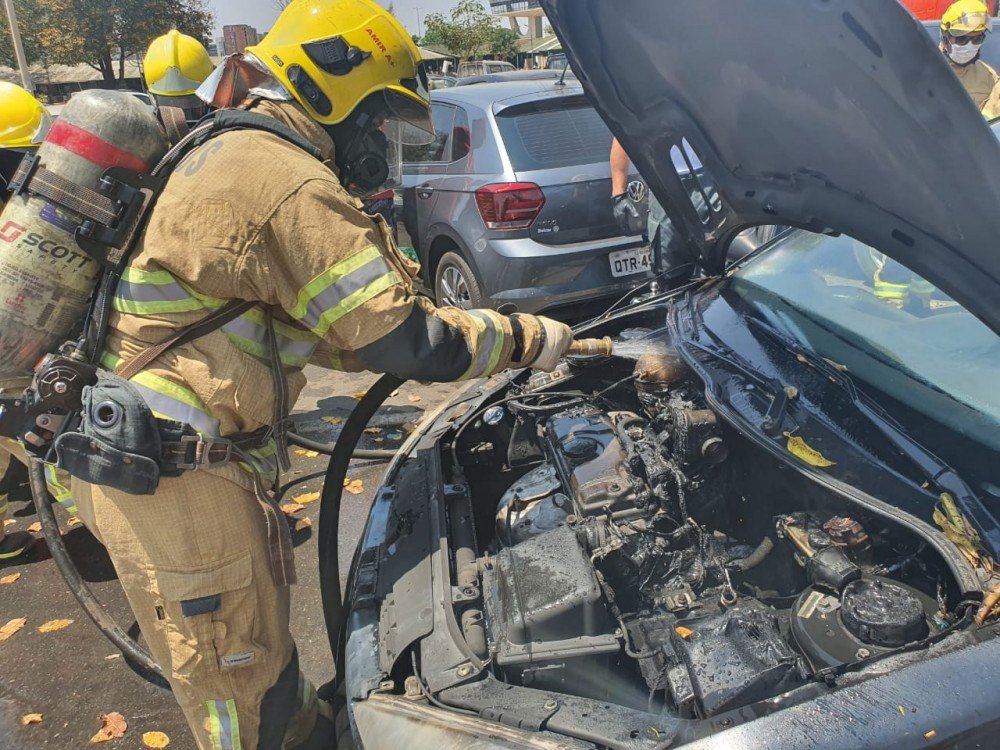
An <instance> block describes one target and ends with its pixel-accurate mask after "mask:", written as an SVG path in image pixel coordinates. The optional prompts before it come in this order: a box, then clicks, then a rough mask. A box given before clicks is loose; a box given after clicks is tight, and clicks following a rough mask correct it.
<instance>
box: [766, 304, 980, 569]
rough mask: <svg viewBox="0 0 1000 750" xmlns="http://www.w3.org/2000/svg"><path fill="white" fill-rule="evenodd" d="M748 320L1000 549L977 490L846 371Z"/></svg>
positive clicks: (773, 331)
mask: <svg viewBox="0 0 1000 750" xmlns="http://www.w3.org/2000/svg"><path fill="white" fill-rule="evenodd" d="M747 320H748V321H749V323H750V324H751V325H752V327H754V328H756V329H758V330H759V331H761V332H763V333H764V334H765V335H767V336H768V337H769V338H771V339H773V340H775V341H777V342H778V343H779V344H781V346H783V347H784V348H786V349H787V350H788V351H789V352H791V353H792V354H794V355H795V356H796V357H797V358H798V359H799V361H804V362H805V363H807V364H808V365H809V366H811V367H813V368H814V369H816V370H817V371H818V372H820V373H821V374H823V375H825V376H826V377H827V379H828V380H830V381H831V382H832V383H833V384H834V385H837V386H838V387H839V388H840V389H841V390H842V391H843V392H844V393H846V394H847V397H848V400H849V401H850V402H851V403H852V404H853V405H854V407H855V409H857V411H858V412H860V413H861V414H862V415H863V416H864V417H865V418H867V420H868V421H869V422H870V423H871V424H872V425H873V426H874V427H875V428H876V429H877V430H878V431H879V432H880V433H881V434H882V435H883V436H884V437H885V438H886V439H887V440H888V441H889V442H890V443H891V444H892V446H893V447H894V448H896V450H898V451H899V452H900V453H902V454H903V455H904V456H906V458H907V459H908V460H909V461H910V462H911V463H912V464H913V465H914V466H916V467H917V469H918V470H919V471H920V472H921V473H922V474H923V475H924V476H926V477H927V479H928V481H929V482H930V483H933V484H935V485H937V486H938V488H940V489H941V490H943V491H944V492H947V493H949V494H950V495H951V496H952V497H953V498H954V499H955V502H956V503H957V504H958V505H959V507H960V508H961V509H962V512H963V513H965V514H966V515H967V516H968V517H969V519H970V520H971V521H972V522H973V523H974V524H975V525H976V527H977V528H978V529H979V533H980V534H982V535H983V536H984V537H986V538H988V539H989V542H990V547H991V548H992V549H994V550H1000V528H998V527H997V522H996V519H995V518H994V517H993V516H992V514H990V513H989V512H988V511H987V510H986V508H985V506H984V505H983V504H982V502H981V501H980V499H979V497H978V496H977V495H976V493H975V491H973V489H972V488H971V487H970V486H969V484H968V483H967V482H966V481H965V480H964V479H962V477H961V476H959V474H958V472H956V471H955V470H954V469H953V468H951V466H949V465H948V464H947V463H945V462H944V461H943V460H942V459H940V458H938V457H937V456H935V455H934V454H933V453H931V452H930V451H929V450H928V449H927V448H925V447H924V446H922V445H920V443H917V442H916V441H914V440H913V439H912V438H910V437H909V436H908V435H907V434H906V432H905V431H904V430H903V428H902V427H901V426H900V425H899V423H898V422H896V420H895V419H893V418H892V417H891V416H890V415H889V414H888V413H886V412H885V411H883V410H882V409H881V407H877V406H873V405H872V404H871V403H870V399H868V398H867V397H865V396H863V395H862V394H861V393H860V392H859V391H858V389H857V387H856V386H855V385H854V379H853V378H852V377H851V376H850V375H848V374H847V372H846V369H840V368H838V367H835V366H834V365H832V364H830V362H829V360H827V359H824V358H823V357H821V356H819V355H818V354H816V353H815V352H813V351H811V350H809V349H807V348H805V347H804V346H802V345H801V344H799V343H798V342H797V341H794V340H792V339H791V338H789V337H788V336H786V335H785V334H783V333H780V332H779V331H777V330H775V329H774V328H772V327H771V326H770V325H768V324H767V323H764V322H763V321H761V320H759V319H757V318H747Z"/></svg>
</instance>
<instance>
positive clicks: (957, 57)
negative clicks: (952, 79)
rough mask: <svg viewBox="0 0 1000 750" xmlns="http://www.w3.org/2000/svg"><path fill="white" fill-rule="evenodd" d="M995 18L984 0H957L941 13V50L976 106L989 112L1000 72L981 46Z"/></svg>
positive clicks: (984, 111)
mask: <svg viewBox="0 0 1000 750" xmlns="http://www.w3.org/2000/svg"><path fill="white" fill-rule="evenodd" d="M992 20H993V19H992V18H990V13H989V9H988V8H987V7H986V4H985V3H983V2H981V0H958V2H957V3H954V4H952V5H951V6H950V7H949V8H948V9H947V10H946V11H945V12H944V14H943V15H942V16H941V51H942V52H944V54H945V57H947V58H948V63H949V64H950V65H951V69H952V70H953V71H954V72H955V75H957V76H958V79H959V80H960V81H961V82H962V85H963V86H965V89H966V91H968V92H969V96H971V97H972V101H973V102H974V103H975V105H976V107H977V108H978V109H979V110H981V111H983V113H984V114H986V115H987V116H989V113H988V112H987V111H986V107H987V100H988V99H989V98H990V94H991V92H992V91H993V89H994V87H996V85H997V82H998V80H1000V76H998V75H997V72H996V71H995V70H994V69H993V68H992V67H990V66H989V65H987V64H986V63H985V62H983V61H982V60H981V59H980V57H979V50H980V49H981V48H982V46H983V43H984V42H985V41H986V35H987V34H989V33H990V30H991V28H992Z"/></svg>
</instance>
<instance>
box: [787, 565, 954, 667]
mask: <svg viewBox="0 0 1000 750" xmlns="http://www.w3.org/2000/svg"><path fill="white" fill-rule="evenodd" d="M937 609H938V604H937V602H936V601H935V600H934V599H932V598H931V597H929V596H927V595H926V594H923V593H922V592H920V591H918V590H917V589H914V588H912V587H910V586H907V585H906V584H904V583H899V582H898V581H892V580H889V579H887V578H877V577H876V578H862V579H860V580H858V581H854V582H852V583H850V584H848V586H847V588H846V589H845V590H844V595H843V596H842V597H839V596H837V595H836V594H832V593H830V592H828V591H826V590H823V589H819V588H816V587H812V586H810V587H809V588H807V589H806V590H805V591H803V592H802V593H801V594H800V595H799V597H798V599H797V600H796V601H795V604H794V605H793V606H792V611H791V613H790V617H789V619H790V630H791V635H792V638H793V639H794V640H795V644H796V645H797V646H798V647H799V649H800V650H801V651H802V653H803V654H804V655H805V657H806V659H807V661H808V662H809V665H810V667H811V668H812V669H813V670H814V671H819V670H821V669H826V668H831V667H840V666H842V665H844V664H851V663H854V662H858V661H864V660H865V659H868V658H871V657H875V656H880V655H882V654H885V653H887V652H888V651H891V650H892V649H893V648H896V647H898V646H905V645H907V644H909V643H914V642H916V641H919V640H922V639H923V638H925V637H926V636H927V635H928V633H929V632H930V630H931V628H932V627H933V628H935V629H936V628H937V627H938V626H936V625H934V626H931V625H930V624H929V623H930V622H932V618H933V617H934V614H935V612H936V611H937ZM918 612H919V613H918ZM861 635H863V636H864V637H863V638H862V637H861ZM890 644H891V645H890Z"/></svg>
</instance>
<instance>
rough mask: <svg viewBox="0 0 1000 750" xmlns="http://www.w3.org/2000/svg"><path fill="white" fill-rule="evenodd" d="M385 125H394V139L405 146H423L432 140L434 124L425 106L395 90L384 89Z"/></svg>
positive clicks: (428, 109)
mask: <svg viewBox="0 0 1000 750" xmlns="http://www.w3.org/2000/svg"><path fill="white" fill-rule="evenodd" d="M382 93H383V94H384V95H385V109H386V123H387V124H388V123H395V126H396V130H395V133H396V138H397V139H398V140H399V142H400V143H402V144H403V145H405V146H423V145H426V144H428V143H431V142H433V140H434V123H433V122H432V121H431V110H430V107H429V106H428V105H427V104H424V103H422V102H417V101H415V100H414V99H412V98H411V97H410V96H408V95H407V94H403V93H400V92H399V91H397V90H396V89H386V90H385V91H384V92H382Z"/></svg>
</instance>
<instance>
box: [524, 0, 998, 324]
mask: <svg viewBox="0 0 1000 750" xmlns="http://www.w3.org/2000/svg"><path fill="white" fill-rule="evenodd" d="M542 4H543V5H544V7H545V10H546V12H547V13H548V17H549V19H550V20H551V22H552V25H553V27H554V29H555V31H556V33H557V34H558V36H559V37H560V39H561V40H562V42H563V46H564V49H565V50H566V51H567V54H568V56H569V58H570V63H571V65H572V67H573V69H574V71H576V73H577V75H578V77H579V78H580V80H581V82H582V83H583V85H584V88H585V90H586V92H587V94H588V96H589V97H590V98H591V100H592V101H593V103H594V105H595V106H596V107H597V109H598V110H599V111H600V112H601V114H602V116H603V117H604V118H605V120H606V121H607V123H608V125H609V127H610V128H611V130H612V131H613V132H614V134H615V135H616V136H617V137H618V139H619V140H620V141H621V142H622V144H623V145H624V146H625V148H626V150H627V151H628V153H629V154H630V156H631V158H632V160H633V162H634V163H635V165H636V166H637V167H638V168H639V171H640V172H641V173H642V175H643V177H644V178H645V179H646V180H647V182H648V183H649V186H650V188H651V190H652V191H653V193H654V194H655V195H656V196H657V198H658V199H659V200H660V201H661V202H662V204H663V205H664V207H665V208H666V210H667V212H668V214H669V215H670V216H671V218H672V220H673V221H674V223H675V224H676V225H677V226H679V227H681V228H682V230H683V231H684V232H685V234H686V235H687V237H688V238H689V240H690V241H691V242H692V243H693V244H694V245H695V246H697V248H698V249H699V250H700V251H701V253H702V257H703V261H704V265H705V268H706V270H707V271H708V272H710V273H717V272H719V271H720V270H721V269H722V265H723V263H724V262H725V249H726V245H727V244H728V242H729V240H730V238H731V237H732V236H733V235H734V233H735V232H738V231H739V230H740V229H741V228H745V227H746V226H748V225H759V224H790V225H794V226H800V227H804V228H807V229H811V230H813V231H837V232H844V233H846V234H849V235H851V236H853V237H855V238H857V239H859V240H861V241H862V242H865V243H867V244H869V245H871V246H873V247H876V248H878V249H880V250H881V251H883V252H885V253H886V254H888V255H889V256H891V257H893V258H895V259H897V260H899V261H900V262H902V263H904V264H906V265H907V266H909V267H910V268H911V269H913V270H914V271H916V272H918V273H920V274H921V275H922V276H923V277H924V278H926V279H927V280H929V281H931V282H933V283H934V284H936V285H937V286H938V287H940V288H941V289H942V290H943V291H945V292H947V293H948V294H950V295H951V296H953V297H954V298H955V299H956V300H958V301H959V302H961V303H962V304H963V305H964V306H965V307H966V308H967V309H968V310H970V311H971V312H972V313H974V314H975V315H977V316H978V317H979V318H981V319H982V320H983V321H984V322H986V323H987V324H988V325H989V326H990V327H991V328H992V329H993V330H994V331H997V332H1000V248H998V244H1000V145H998V143H997V141H996V140H995V138H994V136H993V134H992V133H991V132H990V129H989V127H988V126H987V124H986V123H985V121H984V120H983V117H982V116H981V115H980V114H979V112H978V111H977V110H976V108H975V106H974V105H973V103H972V101H971V100H970V98H969V97H968V96H967V94H966V93H965V90H964V89H963V87H962V86H961V84H960V83H959V82H958V79H957V78H956V77H955V76H954V75H953V73H952V72H951V70H950V69H949V66H948V64H947V62H946V61H945V59H944V56H943V55H942V54H941V52H940V51H939V50H938V49H937V48H936V47H935V45H934V43H933V41H932V40H931V39H930V38H929V37H928V35H927V33H926V32H925V31H924V29H923V28H922V27H921V26H920V24H919V23H918V22H917V21H916V20H914V19H913V18H912V17H911V16H910V15H909V13H908V12H907V11H906V10H905V9H904V8H903V7H902V6H900V5H898V4H897V3H895V2H872V1H871V0H768V2H760V0H669V1H666V0H542ZM685 141H686V142H687V146H685V143H684V142H685ZM688 147H689V149H690V150H691V151H693V152H694V154H695V155H696V156H697V159H698V160H700V162H701V163H702V164H704V166H705V174H706V177H708V178H709V179H710V182H708V181H706V182H705V184H706V193H705V194H706V195H707V197H708V198H709V203H710V205H711V208H710V209H705V208H704V205H703V204H704V201H698V200H697V199H696V201H695V203H692V201H691V199H690V198H689V195H690V194H691V193H692V186H691V185H690V184H685V183H684V182H683V181H682V179H681V177H679V176H678V173H677V170H676V168H675V166H674V161H673V159H672V156H671V151H672V149H673V150H674V153H673V155H674V156H677V154H678V149H681V150H684V149H687V148H688ZM712 185H714V187H715V188H717V190H718V196H715V194H714V192H715V191H714V190H712V188H711V186H712ZM719 198H721V200H719ZM698 203H701V204H702V205H701V206H698V205H697V204H698Z"/></svg>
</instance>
